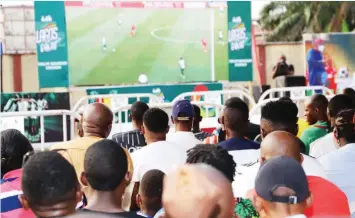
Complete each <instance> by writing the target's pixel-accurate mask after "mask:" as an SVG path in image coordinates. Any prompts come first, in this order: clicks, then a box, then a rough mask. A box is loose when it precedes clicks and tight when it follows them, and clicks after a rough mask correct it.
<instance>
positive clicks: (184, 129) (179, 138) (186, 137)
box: [166, 100, 201, 151]
mask: <svg viewBox="0 0 355 218" xmlns="http://www.w3.org/2000/svg"><path fill="white" fill-rule="evenodd" d="M194 117H195V110H194V107H193V106H192V104H191V103H190V101H188V100H180V101H177V102H175V103H174V105H173V111H172V115H171V121H172V122H173V124H175V132H174V133H169V134H168V135H167V139H166V140H167V141H168V142H171V143H175V144H179V145H181V146H183V147H184V149H185V151H187V150H189V149H190V148H193V147H194V146H195V145H197V144H200V143H201V141H200V140H198V139H197V138H196V137H195V135H194V133H193V132H192V126H193V122H194Z"/></svg>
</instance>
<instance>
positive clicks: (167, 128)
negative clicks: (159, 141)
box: [166, 125, 170, 134]
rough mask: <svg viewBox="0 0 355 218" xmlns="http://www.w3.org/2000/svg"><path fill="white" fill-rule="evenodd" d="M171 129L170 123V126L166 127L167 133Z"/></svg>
mask: <svg viewBox="0 0 355 218" xmlns="http://www.w3.org/2000/svg"><path fill="white" fill-rule="evenodd" d="M169 131H170V126H169V125H168V127H166V134H168V133H169Z"/></svg>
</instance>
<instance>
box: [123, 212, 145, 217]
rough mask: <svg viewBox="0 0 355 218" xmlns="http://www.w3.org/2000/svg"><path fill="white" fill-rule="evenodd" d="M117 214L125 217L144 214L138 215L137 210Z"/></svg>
mask: <svg viewBox="0 0 355 218" xmlns="http://www.w3.org/2000/svg"><path fill="white" fill-rule="evenodd" d="M117 215H120V216H121V217H124V218H141V217H144V216H141V215H138V214H137V213H136V212H122V213H118V214H117Z"/></svg>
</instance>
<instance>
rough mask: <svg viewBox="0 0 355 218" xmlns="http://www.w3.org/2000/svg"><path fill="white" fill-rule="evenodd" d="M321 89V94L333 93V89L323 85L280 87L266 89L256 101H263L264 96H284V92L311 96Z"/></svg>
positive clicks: (296, 95)
mask: <svg viewBox="0 0 355 218" xmlns="http://www.w3.org/2000/svg"><path fill="white" fill-rule="evenodd" d="M317 91H321V92H322V94H323V95H334V92H333V90H331V89H329V88H327V87H324V86H299V87H282V88H272V89H268V90H266V91H265V92H264V93H263V94H262V95H261V96H260V98H259V101H258V102H261V101H264V100H265V99H266V98H268V97H269V98H276V94H277V95H278V96H277V97H278V98H280V97H284V96H286V93H290V97H291V98H292V97H302V96H311V95H313V94H316V92H317Z"/></svg>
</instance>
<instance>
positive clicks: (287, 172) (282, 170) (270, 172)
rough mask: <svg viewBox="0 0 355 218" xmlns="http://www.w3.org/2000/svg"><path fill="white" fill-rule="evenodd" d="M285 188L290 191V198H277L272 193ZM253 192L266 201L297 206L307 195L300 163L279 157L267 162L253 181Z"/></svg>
mask: <svg viewBox="0 0 355 218" xmlns="http://www.w3.org/2000/svg"><path fill="white" fill-rule="evenodd" d="M280 187H285V188H288V189H290V190H292V192H293V194H292V195H290V196H277V195H275V194H274V192H275V191H276V190H277V189H278V188H280ZM255 191H256V193H257V195H258V196H260V197H261V198H263V199H264V200H266V201H270V202H279V203H287V204H298V203H301V202H303V201H304V200H306V199H307V198H308V197H309V195H310V192H309V188H308V181H307V177H306V173H305V172H304V170H303V168H302V166H301V164H300V163H298V162H297V161H296V160H295V159H293V158H290V157H286V156H279V157H274V158H271V159H269V160H267V161H266V162H265V163H264V164H263V165H262V166H261V167H260V169H259V172H258V175H257V177H256V179H255Z"/></svg>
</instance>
